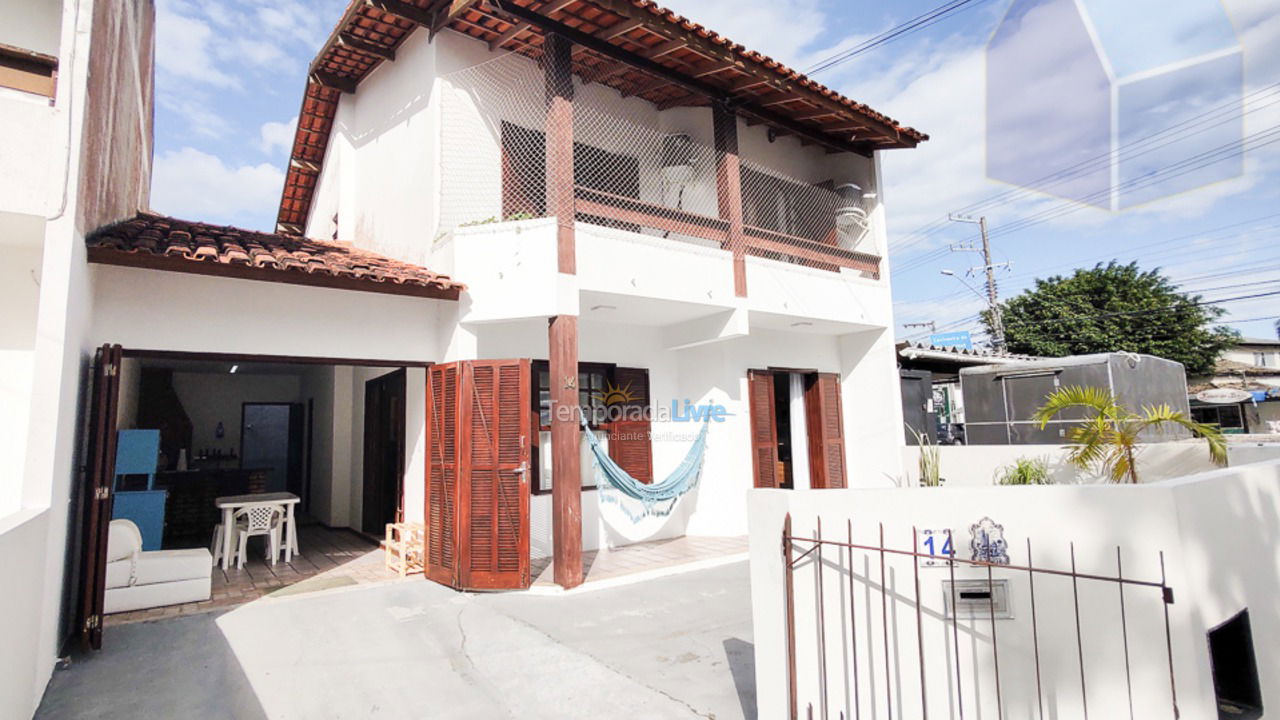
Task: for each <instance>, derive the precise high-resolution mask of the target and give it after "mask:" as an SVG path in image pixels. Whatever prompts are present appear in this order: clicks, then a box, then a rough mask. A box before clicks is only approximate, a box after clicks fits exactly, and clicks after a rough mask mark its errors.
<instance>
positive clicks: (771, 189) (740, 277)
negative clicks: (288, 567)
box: [0, 0, 926, 717]
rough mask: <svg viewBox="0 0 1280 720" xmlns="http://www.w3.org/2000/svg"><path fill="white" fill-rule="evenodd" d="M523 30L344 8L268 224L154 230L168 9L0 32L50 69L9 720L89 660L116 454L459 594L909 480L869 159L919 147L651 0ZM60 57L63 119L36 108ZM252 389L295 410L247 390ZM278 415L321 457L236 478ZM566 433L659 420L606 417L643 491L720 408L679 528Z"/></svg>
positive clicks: (415, 11) (21, 109)
mask: <svg viewBox="0 0 1280 720" xmlns="http://www.w3.org/2000/svg"><path fill="white" fill-rule="evenodd" d="M534 5H535V3H532V2H529V1H528V0H512V1H509V2H504V3H502V4H501V5H500V6H498V5H497V4H495V3H483V2H481V3H477V2H466V1H459V0H453V1H445V0H430V1H428V0H416V2H412V3H410V2H397V1H395V0H377V2H369V3H353V4H352V5H351V6H350V8H349V9H348V10H347V12H346V13H345V14H344V16H343V17H342V18H341V20H340V21H339V23H338V25H337V27H336V28H335V30H334V32H333V34H332V36H331V38H330V40H329V41H328V42H327V43H326V44H325V46H324V48H322V50H321V52H320V55H319V57H318V58H317V59H316V62H315V63H314V64H313V65H312V68H311V72H310V75H309V78H308V81H307V87H306V91H305V95H304V100H303V107H302V112H301V114H300V119H299V124H298V131H297V136H296V139H295V143H294V147H293V152H292V159H291V162H290V166H289V173H288V179H287V181H286V186H285V189H284V195H283V198H282V201H281V209H280V216H279V224H278V227H277V233H276V234H270V233H256V232H249V231H244V230H238V229H236V228H228V227H220V226H213V225H208V224H203V223H199V222H194V221H187V220H178V219H173V218H166V217H162V216H158V215H155V214H152V213H149V212H147V187H148V182H149V173H150V160H151V149H150V140H151V127H150V125H151V101H152V68H151V60H152V52H151V48H152V44H153V40H152V18H153V8H152V7H151V4H150V3H149V2H143V1H142V0H138V1H136V2H125V3H106V2H101V1H100V0H99V1H98V2H94V1H93V0H78V2H76V3H70V2H68V3H66V6H65V8H64V7H63V6H62V5H60V4H59V3H53V2H46V3H34V4H23V5H21V7H20V8H17V7H15V6H13V5H12V4H7V5H4V6H0V11H2V12H3V16H0V27H2V28H5V30H3V32H5V33H12V32H15V31H16V30H15V28H17V29H22V30H24V31H25V30H26V29H28V28H33V29H34V28H43V30H42V32H44V33H45V35H46V36H47V37H42V38H32V39H23V38H19V37H12V38H10V37H7V36H6V37H5V38H2V39H0V41H3V42H4V43H6V44H9V45H13V44H15V43H16V44H18V45H22V44H23V43H26V44H28V45H29V46H31V49H33V50H36V51H38V53H40V56H39V57H38V58H36V60H31V61H27V60H23V61H22V62H18V61H13V63H12V64H18V65H21V66H22V67H23V68H28V69H30V68H33V67H35V68H45V70H40V71H39V72H27V74H26V75H24V76H22V77H21V82H22V83H23V87H25V88H27V89H26V90H21V91H14V92H12V93H11V92H10V91H4V93H3V97H0V102H3V103H6V107H5V112H4V113H0V122H3V123H5V124H6V125H8V124H12V126H11V127H10V126H7V127H6V133H5V136H4V137H5V138H8V139H7V140H6V141H4V142H6V143H7V145H5V150H6V153H5V154H4V155H3V156H0V157H5V158H9V157H14V158H16V160H15V162H14V163H13V165H14V166H13V167H8V166H6V167H5V168H4V170H5V173H4V174H3V175H2V176H0V183H4V185H3V192H2V193H0V198H2V199H0V202H4V203H6V205H5V206H4V210H5V212H3V213H0V220H2V221H3V222H5V223H6V224H8V225H9V226H10V229H11V230H12V232H11V233H10V236H12V237H18V238H22V240H21V241H20V242H19V243H18V244H19V245H20V250H15V251H14V253H13V254H10V256H11V257H21V258H23V262H24V263H25V264H22V265H20V266H15V265H13V264H11V263H6V264H5V268H6V272H8V273H10V274H11V276H10V277H9V278H8V279H9V282H7V283H6V284H5V291H4V292H6V293H8V294H9V295H10V298H9V299H10V303H11V305H13V306H14V307H17V308H20V309H21V312H19V313H16V314H14V315H6V318H7V320H6V322H9V323H12V324H13V326H12V327H7V328H6V337H10V336H11V337H15V338H18V339H20V340H21V342H19V343H15V344H13V345H12V347H17V348H19V349H18V350H15V351H14V352H13V353H11V354H9V355H6V362H11V363H12V365H13V368H14V373H11V374H10V375H9V377H17V378H20V379H21V381H20V382H18V383H16V384H13V385H6V386H5V387H6V390H5V392H6V393H8V394H9V397H8V398H6V400H10V399H12V400H13V402H12V403H10V402H6V403H5V406H4V410H3V412H7V413H9V415H7V416H6V418H5V422H6V424H7V426H6V433H5V437H7V438H11V440H9V442H15V443H16V444H17V445H18V446H19V447H20V448H22V449H23V451H24V453H25V458H24V463H22V465H23V467H24V469H23V475H22V478H21V480H19V479H17V478H12V477H11V478H10V479H9V480H8V481H6V482H5V483H4V485H3V488H2V490H3V492H4V493H5V496H4V500H3V502H4V505H3V506H0V507H2V508H3V512H2V513H0V514H3V515H4V516H5V519H4V520H3V521H0V522H3V523H4V524H3V525H0V556H3V557H4V558H5V559H6V562H7V563H8V562H9V561H10V560H11V559H14V558H21V559H22V560H21V561H20V562H15V563H13V565H12V567H10V566H9V565H7V566H6V568H7V569H8V570H9V576H8V579H9V581H10V584H11V586H12V587H14V588H17V590H15V591H14V592H11V593H9V594H7V597H8V598H9V599H8V600H6V606H5V609H6V612H5V617H6V620H5V623H6V626H5V627H6V632H5V635H4V637H5V639H6V642H5V643H4V650H3V656H2V660H3V665H0V670H3V672H2V673H0V675H3V677H4V678H5V679H4V681H3V682H4V683H6V685H5V695H4V697H5V698H6V702H8V698H14V700H13V702H12V706H11V707H6V708H5V712H4V713H3V714H5V715H6V716H9V715H12V716H15V717H21V716H25V715H27V714H29V713H30V711H31V709H32V708H33V707H34V703H35V700H36V699H37V698H38V697H39V693H40V689H41V688H42V687H43V686H44V684H45V682H46V681H47V678H48V677H49V673H50V671H51V668H52V664H53V660H54V658H55V657H56V654H57V652H58V650H59V648H60V647H61V645H62V642H61V640H62V639H63V638H65V637H67V636H68V635H70V633H71V632H72V631H77V632H78V634H80V635H81V636H82V637H84V638H85V639H86V640H87V641H88V642H89V643H90V644H91V645H96V644H98V643H100V642H101V634H102V630H101V628H102V624H101V623H102V617H101V615H102V608H103V606H102V591H103V587H104V580H103V573H104V572H105V570H104V568H105V562H106V560H105V530H103V528H105V526H106V523H107V521H108V520H109V519H110V518H111V517H112V513H113V500H114V498H115V496H116V493H117V492H118V491H120V490H121V489H122V486H121V485H120V482H121V480H120V478H117V477H116V476H115V463H114V458H115V452H114V450H115V438H116V432H115V431H116V430H117V429H118V428H120V429H123V428H155V429H159V430H160V431H161V433H160V434H161V439H160V448H161V452H162V453H163V455H164V458H165V459H164V461H163V463H162V464H160V465H159V466H158V468H157V470H158V471H159V472H158V473H157V474H163V473H164V472H167V471H169V470H170V469H173V470H174V471H175V472H176V471H178V470H181V469H183V468H184V467H186V468H187V470H186V471H187V472H188V473H190V472H196V473H200V472H206V473H207V476H197V481H198V482H206V481H207V482H208V483H209V486H208V488H207V489H208V490H209V492H210V493H214V492H217V493H221V492H222V488H223V485H220V484H219V483H224V484H225V485H226V486H228V487H229V486H230V485H232V484H234V483H245V484H247V485H248V486H249V487H250V488H256V489H259V490H261V489H263V485H264V484H265V487H266V488H268V489H269V488H271V487H272V485H273V484H274V485H275V487H277V488H280V487H282V488H284V489H288V490H290V491H296V493H297V494H299V495H300V496H302V497H303V501H302V502H303V505H304V508H305V509H306V510H307V512H308V513H309V514H311V515H312V516H313V517H316V518H317V519H319V520H320V521H321V522H323V523H325V524H326V525H334V526H338V527H351V528H353V529H356V530H359V531H363V532H366V533H379V534H380V533H381V530H382V527H383V526H384V524H385V523H386V522H389V521H391V520H399V519H403V520H407V521H421V522H424V523H425V524H426V530H427V550H428V552H427V575H428V577H430V578H432V579H435V580H438V581H440V582H444V583H447V584H449V585H453V586H456V587H464V588H488V589H493V588H508V587H523V586H526V585H527V584H528V583H529V581H530V565H531V562H532V561H533V560H535V559H537V558H542V557H551V556H554V559H555V563H554V571H555V578H556V581H557V582H559V583H560V584H561V585H564V586H567V587H572V586H574V585H576V584H578V583H580V582H581V581H582V556H581V553H582V552H583V551H584V550H591V549H595V548H599V547H607V546H612V545H619V544H626V543H629V542H634V541H638V540H643V539H652V538H658V537H670V536H677V535H682V534H685V533H690V534H707V535H717V534H719V535H742V534H744V533H745V531H746V526H747V517H746V501H745V497H746V492H745V491H746V490H747V489H749V488H751V487H753V486H754V487H796V488H802V487H813V488H822V487H844V486H846V485H863V486H874V485H883V484H885V483H886V481H887V480H886V479H887V478H894V477H897V476H898V475H899V474H900V471H901V448H902V444H903V440H902V432H901V430H900V428H901V427H902V417H901V413H900V411H899V403H898V392H897V388H896V383H895V364H896V360H897V355H896V351H895V348H894V343H893V336H892V332H891V330H890V328H892V326H893V323H892V309H891V308H892V298H891V293H890V287H889V281H888V277H887V275H888V273H887V268H886V267H885V266H884V263H885V260H884V257H885V255H886V252H887V246H886V245H887V243H886V233H885V209H884V204H883V198H882V196H881V195H880V194H879V192H880V186H881V184H880V169H879V156H878V152H879V151H880V150H884V149H891V148H910V147H913V146H915V145H916V144H917V143H919V142H921V141H923V140H925V139H926V137H925V136H924V135H923V134H921V133H919V132H917V131H915V130H912V129H911V128H908V127H905V126H902V125H899V124H898V123H897V122H895V121H893V120H891V119H889V118H887V117H885V116H883V115H880V114H879V113H877V112H875V111H874V110H872V109H870V108H868V107H866V106H865V105H861V104H858V103H856V102H854V101H852V100H849V99H847V98H844V97H842V96H840V95H838V94H836V93H834V92H832V91H831V90H829V89H826V88H824V87H822V86H820V85H818V84H817V83H814V82H813V81H811V80H808V79H807V78H804V77H803V76H801V75H800V74H799V73H796V72H794V71H792V70H789V69H787V68H785V67H783V66H781V65H779V64H778V63H777V62H775V61H773V60H771V59H769V58H767V57H764V56H762V55H759V54H758V53H755V52H752V51H750V50H747V49H746V48H743V47H741V46H739V45H736V44H733V43H732V42H730V41H728V40H727V39H725V38H722V37H720V36H718V35H716V34H714V33H712V32H711V31H709V30H707V29H705V28H702V27H699V26H697V25H695V24H693V23H691V22H689V21H687V20H685V19H683V18H680V17H679V16H676V15H674V14H672V13H669V12H667V11H664V10H661V9H660V8H657V7H656V6H654V5H652V4H651V3H649V2H642V1H640V0H631V1H618V0H576V1H575V2H551V3H538V4H536V5H537V7H536V8H535V7H533V6H534ZM36 6H39V7H40V8H41V12H43V13H44V14H42V15H40V17H39V22H35V21H34V20H29V19H28V18H26V17H25V16H18V15H17V14H18V13H27V12H29V11H30V9H31V8H34V7H36ZM77 8H78V10H79V14H77V12H76V11H77ZM15 17H16V21H15ZM6 57H8V56H6ZM33 57H34V56H33ZM50 58H53V60H50ZM37 61H38V62H37ZM53 61H56V63H57V67H58V70H57V87H56V90H55V91H54V93H53V101H52V105H50V101H49V99H48V98H47V97H45V96H41V95H36V94H33V93H32V92H30V90H32V89H34V90H36V91H37V92H41V91H43V89H44V88H48V87H49V84H50V82H51V81H52V73H50V72H47V69H48V67H49V63H50V62H53ZM89 69H92V70H93V74H92V75H90V74H89V73H88V70H89ZM10 76H11V74H8V75H3V76H0V77H10ZM90 79H92V82H90ZM134 90H136V91H137V92H136V93H135V92H134ZM68 137H69V138H71V140H72V142H71V149H70V156H69V157H65V156H63V154H62V153H63V150H62V148H63V147H64V143H65V139H66V138H68ZM24 153H25V154H24ZM32 153H34V154H35V155H34V156H31V157H28V155H30V154H32ZM7 162H8V161H7V160H6V163H7ZM23 173H26V174H23ZM64 174H65V177H64ZM315 238H334V240H329V239H325V240H321V239H315ZM336 239H342V240H347V241H350V244H348V243H343V242H337V241H336ZM6 253H7V254H9V251H8V249H7V248H6ZM428 268H430V269H428ZM33 271H34V275H33ZM452 278H457V280H454V279H452ZM36 280H38V282H35V281H36ZM464 283H465V284H464ZM10 318H12V319H10ZM24 343H25V344H24ZM94 347H98V348H99V349H98V350H97V355H96V357H95V356H94V351H93V348H94ZM400 368H403V369H404V372H403V373H398V372H394V371H396V370H397V369H400ZM259 376H269V377H270V378H271V382H269V383H265V384H266V385H268V386H269V387H270V388H272V392H273V393H283V394H281V395H279V396H277V397H273V398H272V399H271V400H270V402H257V401H256V400H255V398H253V397H251V396H249V395H246V394H244V393H245V392H246V391H244V390H243V386H242V385H241V384H237V383H240V382H241V381H240V380H237V381H236V383H233V382H232V379H233V378H240V379H243V378H253V377H259ZM26 388H38V391H37V392H35V393H31V394H30V396H29V397H28V396H27V395H26V394H24V393H26V390H25V389H26ZM224 388H225V390H224ZM232 388H234V389H232ZM282 388H287V392H286V391H285V390H282ZM260 399H261V398H257V400H260ZM269 404H273V405H276V406H283V407H289V408H292V409H291V410H289V412H288V413H286V414H284V415H282V417H284V418H286V419H285V420H284V421H283V422H284V425H282V426H281V433H282V436H283V435H285V434H287V435H288V437H289V438H290V440H289V442H290V447H293V446H294V445H293V443H294V440H293V439H294V438H295V437H298V436H305V437H306V440H305V441H304V440H299V441H298V442H299V443H302V444H301V445H299V447H301V448H303V449H302V450H300V451H299V452H300V453H301V455H302V456H304V457H305V459H302V460H297V459H296V458H294V455H296V454H298V453H295V452H293V451H292V450H291V451H290V458H289V459H288V460H281V462H284V463H287V464H288V468H289V471H288V472H286V473H281V474H276V475H272V474H270V473H261V474H259V476H258V477H256V478H246V477H237V476H235V474H234V473H227V472H223V470H222V469H220V468H218V467H216V464H217V463H218V461H219V459H220V458H223V457H231V458H233V459H239V460H241V462H239V463H237V467H239V466H242V465H245V464H246V463H248V462H249V460H248V458H249V454H250V448H249V445H250V444H251V443H250V440H251V438H250V435H251V433H250V432H249V431H250V430H252V428H251V427H250V424H249V422H248V421H247V420H246V419H245V418H246V417H248V415H249V412H250V409H249V406H250V405H269ZM580 405H582V406H586V407H587V408H588V409H590V410H592V411H596V410H601V411H603V410H604V409H605V406H607V405H613V406H621V407H623V408H624V409H627V410H632V409H639V408H641V407H649V408H657V409H660V410H661V409H666V408H672V409H673V411H674V412H673V413H671V414H667V413H664V412H658V413H653V414H650V415H646V416H642V417H635V416H631V415H628V416H627V418H626V419H610V420H608V421H602V420H599V418H600V415H598V414H596V413H595V412H593V413H592V415H591V417H592V421H593V423H594V427H593V428H592V432H594V433H595V434H596V435H597V436H598V437H599V438H600V440H601V442H603V443H606V444H607V445H608V451H609V453H610V456H611V457H612V458H613V459H614V460H615V461H616V462H617V463H618V464H619V465H620V466H621V467H622V469H623V470H625V471H626V472H628V473H630V474H631V475H632V476H633V477H635V478H636V479H639V480H642V481H649V482H652V481H654V480H656V479H660V478H664V477H666V476H667V475H668V474H669V473H671V472H672V471H673V469H675V468H676V467H677V465H678V464H679V463H680V461H681V460H682V459H683V458H684V457H685V454H686V453H687V452H688V451H689V448H690V445H691V444H692V443H693V437H694V436H695V435H696V432H691V430H696V429H697V428H698V427H699V423H697V422H687V421H682V420H686V419H687V414H688V413H689V411H690V408H691V406H696V407H697V408H699V409H698V410H697V411H696V412H703V413H705V412H708V411H711V412H715V413H717V414H718V421H716V422H711V423H710V426H709V427H710V429H709V434H708V437H707V444H706V448H707V449H706V451H705V456H704V457H703V458H702V463H703V464H702V467H703V473H702V481H701V485H700V486H699V487H698V489H697V490H696V491H695V492H693V493H691V494H689V495H688V496H687V497H685V498H684V499H683V500H681V504H680V505H679V506H678V507H677V508H676V511H675V512H674V513H673V514H672V515H671V516H670V517H658V518H654V517H649V518H646V519H644V521H643V522H641V523H639V524H628V522H629V521H627V520H626V519H625V518H624V517H623V516H616V517H615V516H611V515H610V514H609V513H610V512H612V511H611V510H610V508H609V507H606V503H602V502H601V501H600V499H599V495H600V493H598V492H596V491H595V490H594V489H593V488H592V487H591V486H592V484H593V483H594V478H595V475H594V473H593V472H592V468H591V463H590V462H589V461H586V460H584V459H583V453H582V452H581V450H580V447H579V446H580V442H579V438H580V433H581V430H580V428H579V425H578V418H577V413H576V412H572V411H571V412H556V411H555V408H557V407H563V408H577V407H579V406H580ZM28 408H29V411H28V410H27V409H28ZM298 408H305V410H300V409H298ZM11 409H16V411H15V410H11ZM237 410H239V412H237ZM228 423H233V424H231V426H230V427H224V426H225V425H226V424H228ZM234 423H239V425H240V427H239V428H238V429H239V432H237V428H236V426H235V424H234ZM303 424H305V426H306V427H307V428H309V429H308V430H306V431H305V432H303V431H300V430H299V427H300V425H303ZM236 438H239V439H238V440H236ZM24 440H25V444H24V442H23V441H24ZM208 450H213V453H212V456H210V455H209V454H208V453H207V452H206V451H208ZM184 451H185V452H184ZM206 462H212V463H214V464H215V465H214V467H212V469H209V470H204V469H202V468H201V466H199V465H198V463H206ZM188 463H190V465H189V464H188ZM6 467H10V468H12V467H14V465H13V464H12V463H7V464H6ZM169 479H170V480H176V479H175V478H169ZM553 480H554V482H553ZM148 482H150V480H149V481H148ZM255 483H256V485H255ZM170 487H171V488H172V490H171V492H173V493H177V492H178V490H177V487H178V486H177V485H171V486H170ZM15 488H18V490H15ZM171 497H174V496H172V495H171ZM205 504H206V505H207V503H205ZM171 510H172V512H174V513H177V508H176V507H173V508H171ZM115 512H117V513H118V512H119V508H115ZM183 512H186V510H184V511H183ZM168 520H169V522H168V526H169V527H172V526H173V525H174V524H175V523H176V521H177V516H176V514H175V515H172V516H170V517H169V518H168ZM193 522H194V521H193ZM68 530H70V534H68ZM64 564H68V567H66V568H65V569H64Z"/></svg>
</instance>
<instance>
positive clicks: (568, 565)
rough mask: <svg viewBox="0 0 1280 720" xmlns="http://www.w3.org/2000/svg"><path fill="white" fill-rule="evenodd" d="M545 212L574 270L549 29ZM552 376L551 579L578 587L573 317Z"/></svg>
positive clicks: (558, 74) (563, 106) (561, 332)
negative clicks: (552, 218)
mask: <svg viewBox="0 0 1280 720" xmlns="http://www.w3.org/2000/svg"><path fill="white" fill-rule="evenodd" d="M542 48H543V71H544V72H545V75H546V92H547V127H546V133H547V183H546V186H547V212H548V213H550V214H552V215H554V216H555V217H556V268H557V270H558V271H559V272H560V273H564V274H567V275H574V274H576V273H577V257H576V255H577V251H576V238H575V234H574V233H575V230H574V214H575V210H574V204H575V201H574V192H573V73H572V68H571V66H570V61H571V59H572V52H573V43H571V42H569V40H568V39H566V38H565V37H564V36H562V35H557V34H555V33H547V34H546V36H545V39H544V41H543V46H542ZM547 343H548V345H549V352H548V357H549V359H550V363H549V368H548V370H549V372H550V375H551V513H552V515H551V533H552V560H553V561H554V567H555V581H556V584H558V585H560V586H561V587H563V588H566V589H567V588H573V587H577V586H579V585H581V584H582V482H581V478H582V467H581V466H582V461H581V458H580V456H579V454H578V444H579V442H580V440H581V433H582V430H581V429H580V428H579V426H578V413H579V410H578V318H577V316H576V315H557V316H555V317H553V318H551V320H550V327H549V328H548V330H547Z"/></svg>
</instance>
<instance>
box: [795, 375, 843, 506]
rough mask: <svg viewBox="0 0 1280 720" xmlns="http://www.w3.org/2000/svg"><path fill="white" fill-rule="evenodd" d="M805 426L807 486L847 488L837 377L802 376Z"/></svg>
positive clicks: (841, 414) (838, 380)
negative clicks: (807, 452) (807, 465)
mask: <svg viewBox="0 0 1280 720" xmlns="http://www.w3.org/2000/svg"><path fill="white" fill-rule="evenodd" d="M804 410H805V427H806V428H807V429H808V435H809V487H811V488H814V489H818V488H843V487H848V479H847V477H846V473H845V463H844V413H843V410H842V409H841V407H840V376H839V375H837V374H835V373H812V374H810V375H807V376H806V377H805V390H804Z"/></svg>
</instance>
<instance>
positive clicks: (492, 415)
mask: <svg viewBox="0 0 1280 720" xmlns="http://www.w3.org/2000/svg"><path fill="white" fill-rule="evenodd" d="M462 378H463V380H462V393H463V397H464V402H463V404H462V417H461V420H460V427H461V428H462V431H463V433H464V435H463V442H462V443H461V444H460V447H461V449H462V450H463V451H464V452H465V453H466V457H465V459H464V461H463V463H462V465H463V467H464V468H465V471H464V473H463V474H462V475H461V476H460V477H463V478H468V479H469V481H468V482H464V483H462V484H461V486H460V490H461V492H460V494H459V497H458V508H459V517H460V521H459V523H458V527H459V528H461V529H463V532H462V533H461V534H460V536H459V537H460V540H461V546H460V552H459V554H458V555H459V560H460V568H461V572H460V578H459V586H460V587H462V588H465V589H474V590H497V589H518V588H526V587H528V586H529V460H530V438H531V436H532V427H531V423H530V420H531V417H530V413H529V412H528V410H527V408H528V407H529V405H530V403H531V402H532V399H531V383H530V380H531V379H532V373H531V372H530V362H529V361H528V360H475V361H471V362H467V363H464V364H463V373H462Z"/></svg>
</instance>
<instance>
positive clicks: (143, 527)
mask: <svg viewBox="0 0 1280 720" xmlns="http://www.w3.org/2000/svg"><path fill="white" fill-rule="evenodd" d="M168 499H169V491H168V490H133V491H126V492H118V493H116V497H115V503H114V504H113V505H112V508H111V517H112V518H113V519H114V518H124V519H126V520H132V521H133V524H134V525H137V526H138V531H139V532H141V533H142V549H143V550H159V549H160V546H161V544H162V543H163V542H164V505H165V502H167V501H168Z"/></svg>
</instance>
